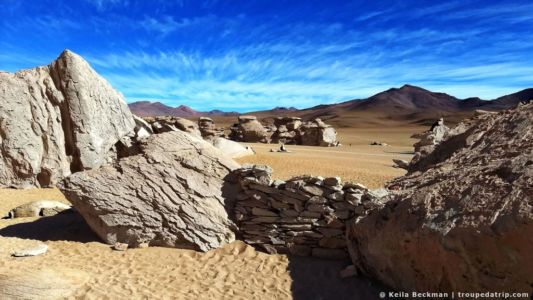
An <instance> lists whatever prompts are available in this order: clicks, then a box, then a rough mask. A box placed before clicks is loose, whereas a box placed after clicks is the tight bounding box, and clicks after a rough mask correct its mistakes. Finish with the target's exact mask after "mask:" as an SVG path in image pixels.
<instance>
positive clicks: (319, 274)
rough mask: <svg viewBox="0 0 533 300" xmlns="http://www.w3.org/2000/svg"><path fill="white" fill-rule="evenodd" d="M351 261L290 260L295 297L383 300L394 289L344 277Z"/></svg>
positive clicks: (306, 299) (318, 299)
mask: <svg viewBox="0 0 533 300" xmlns="http://www.w3.org/2000/svg"><path fill="white" fill-rule="evenodd" d="M350 264H351V262H350V261H349V260H346V261H343V260H328V259H318V258H312V257H299V256H290V257H289V272H290V275H291V278H292V286H291V291H292V297H293V299H295V300H304V299H305V300H327V299H335V300H342V299H365V300H366V299H380V297H379V293H380V292H385V291H388V290H390V289H387V288H385V287H383V286H382V285H381V284H379V283H376V282H373V281H371V280H369V279H367V278H365V277H350V278H344V279H342V278H340V276H339V272H340V271H341V270H342V269H344V268H345V267H346V266H348V265H350Z"/></svg>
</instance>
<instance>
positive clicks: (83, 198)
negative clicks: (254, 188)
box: [59, 131, 239, 251]
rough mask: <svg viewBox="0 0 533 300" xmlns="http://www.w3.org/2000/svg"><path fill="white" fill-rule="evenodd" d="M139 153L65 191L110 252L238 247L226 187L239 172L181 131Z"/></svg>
mask: <svg viewBox="0 0 533 300" xmlns="http://www.w3.org/2000/svg"><path fill="white" fill-rule="evenodd" d="M139 149H140V153H139V154H137V155H133V156H129V157H124V158H121V159H120V160H118V161H117V163H116V164H115V165H106V166H103V167H101V168H99V169H95V170H90V171H86V172H79V173H75V174H73V175H71V176H70V177H68V178H66V179H65V180H64V181H62V182H61V184H60V185H59V187H60V189H61V191H62V192H63V193H64V194H65V196H66V197H67V199H68V200H69V201H70V202H72V203H73V204H74V207H75V208H76V209H77V210H78V211H79V212H80V213H81V215H82V216H83V217H84V218H85V220H86V221H87V223H88V224H89V226H90V227H91V228H92V229H93V231H94V232H96V233H97V234H98V235H99V236H100V237H101V238H102V239H103V240H104V241H106V242H107V243H109V244H115V243H126V244H128V245H129V246H130V247H138V246H143V245H152V246H166V247H177V248H187V249H195V250H201V251H207V250H209V249H212V248H216V247H219V246H221V245H223V244H225V243H229V242H231V241H233V240H234V234H233V231H232V229H233V227H234V225H233V223H232V221H230V219H229V218H228V214H227V212H226V210H225V207H229V206H230V205H231V203H229V202H231V198H230V196H233V194H232V193H231V192H229V191H230V190H231V185H230V184H229V183H228V181H227V180H226V177H227V175H228V174H229V172H230V171H231V170H232V169H235V168H237V167H239V165H238V164H237V163H236V162H235V161H233V160H232V159H231V158H229V157H227V156H226V155H224V154H223V153H222V152H220V151H219V150H218V149H216V148H214V147H213V146H212V145H210V144H209V143H207V142H205V141H203V140H202V139H200V138H197V137H194V136H192V135H190V134H188V133H185V132H182V131H173V132H167V133H162V134H156V135H152V136H150V137H148V138H145V139H141V140H140V142H139Z"/></svg>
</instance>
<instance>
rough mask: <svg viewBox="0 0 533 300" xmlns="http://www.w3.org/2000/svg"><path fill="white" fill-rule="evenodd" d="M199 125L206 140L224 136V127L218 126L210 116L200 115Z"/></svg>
mask: <svg viewBox="0 0 533 300" xmlns="http://www.w3.org/2000/svg"><path fill="white" fill-rule="evenodd" d="M198 127H199V129H200V132H201V133H202V137H203V138H204V139H206V140H211V139H216V138H218V137H224V128H217V127H216V126H215V121H213V119H211V118H208V117H200V118H199V119H198Z"/></svg>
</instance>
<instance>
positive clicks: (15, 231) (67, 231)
mask: <svg viewBox="0 0 533 300" xmlns="http://www.w3.org/2000/svg"><path fill="white" fill-rule="evenodd" d="M0 235H1V236H4V237H17V238H22V239H33V240H40V241H72V242H80V243H88V242H97V241H100V239H99V238H98V236H96V234H94V233H93V231H92V230H91V228H90V227H89V225H87V223H86V222H85V220H84V219H83V218H82V216H81V215H80V214H79V213H77V212H75V211H65V212H62V213H59V214H57V215H55V216H51V217H42V218H39V219H37V220H35V221H33V222H28V223H19V224H14V225H10V226H7V227H5V228H2V229H0Z"/></svg>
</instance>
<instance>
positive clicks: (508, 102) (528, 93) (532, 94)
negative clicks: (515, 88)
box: [487, 88, 533, 109]
mask: <svg viewBox="0 0 533 300" xmlns="http://www.w3.org/2000/svg"><path fill="white" fill-rule="evenodd" d="M529 100H533V88H530V89H525V90H522V91H520V92H516V93H514V94H510V95H507V96H503V97H500V98H497V99H495V100H493V101H491V103H490V104H488V105H487V107H489V108H491V109H506V108H509V107H513V106H516V105H517V104H518V103H519V102H522V101H529Z"/></svg>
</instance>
